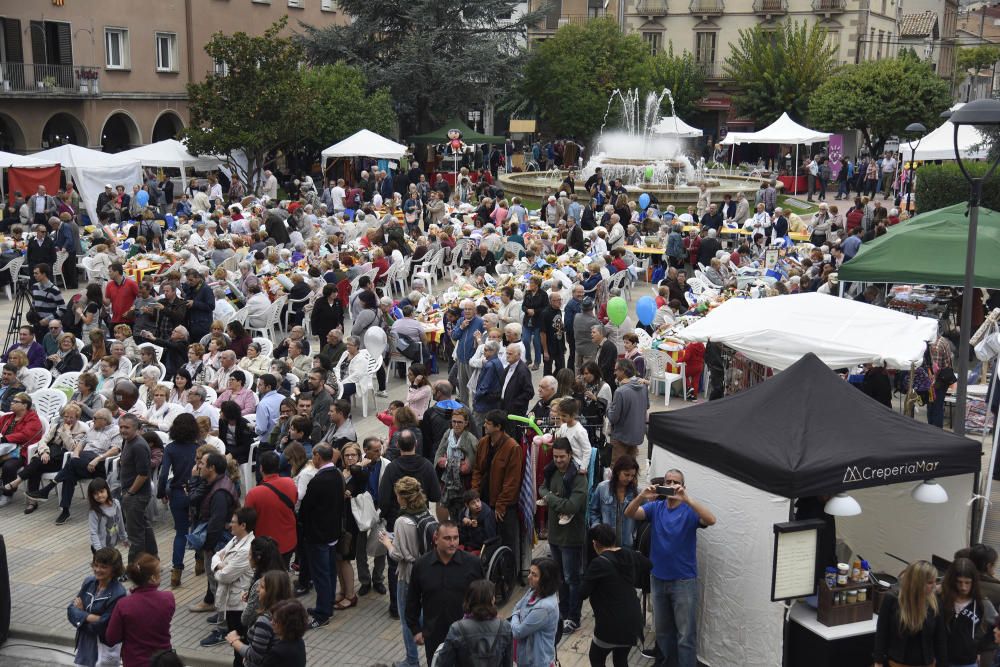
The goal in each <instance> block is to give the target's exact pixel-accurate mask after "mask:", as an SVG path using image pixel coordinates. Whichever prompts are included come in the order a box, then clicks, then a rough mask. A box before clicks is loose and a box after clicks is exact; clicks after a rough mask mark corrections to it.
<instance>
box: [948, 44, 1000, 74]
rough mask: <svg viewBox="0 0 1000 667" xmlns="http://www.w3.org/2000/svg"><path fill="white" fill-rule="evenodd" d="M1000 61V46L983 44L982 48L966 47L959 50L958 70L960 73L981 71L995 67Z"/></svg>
mask: <svg viewBox="0 0 1000 667" xmlns="http://www.w3.org/2000/svg"><path fill="white" fill-rule="evenodd" d="M998 60H1000V46H994V45H993V44H982V45H980V46H966V47H964V48H961V49H959V50H958V58H957V61H958V69H959V71H960V72H968V71H970V70H972V71H976V72H978V71H979V70H982V69H986V68H988V67H993V65H994V64H995V63H996V62H997V61H998Z"/></svg>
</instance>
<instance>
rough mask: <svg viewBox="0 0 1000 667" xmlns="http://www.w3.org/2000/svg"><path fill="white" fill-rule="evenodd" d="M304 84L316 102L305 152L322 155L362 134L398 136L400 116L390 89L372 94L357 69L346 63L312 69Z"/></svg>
mask: <svg viewBox="0 0 1000 667" xmlns="http://www.w3.org/2000/svg"><path fill="white" fill-rule="evenodd" d="M303 83H304V85H305V88H306V89H307V90H309V91H310V94H311V96H312V97H313V98H314V99H315V100H316V102H315V104H314V105H313V113H312V114H311V115H312V117H313V122H314V127H313V130H312V132H310V133H309V135H308V136H307V137H306V138H305V140H304V141H305V148H307V149H308V150H310V151H312V152H314V153H315V152H319V151H321V150H323V149H324V148H326V147H327V146H329V145H331V144H333V143H335V142H337V141H340V140H341V139H344V138H346V137H349V136H350V135H352V134H354V133H355V132H357V131H358V130H363V129H368V130H371V131H372V132H376V133H378V134H381V135H391V134H394V132H395V129H396V112H395V111H394V110H393V105H392V96H391V95H389V91H388V89H386V88H379V89H378V90H375V91H374V92H369V86H368V81H367V80H366V78H365V75H364V74H363V73H362V72H361V70H360V69H359V68H357V67H352V66H350V65H347V64H345V63H336V64H334V65H322V66H320V67H310V68H307V69H306V70H305V71H304V72H303Z"/></svg>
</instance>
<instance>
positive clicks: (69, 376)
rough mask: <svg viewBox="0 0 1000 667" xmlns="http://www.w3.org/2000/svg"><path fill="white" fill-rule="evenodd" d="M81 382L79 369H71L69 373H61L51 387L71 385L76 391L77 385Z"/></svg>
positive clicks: (57, 387)
mask: <svg viewBox="0 0 1000 667" xmlns="http://www.w3.org/2000/svg"><path fill="white" fill-rule="evenodd" d="M79 382H80V373H79V372H78V371H70V372H69V373H61V374H60V375H59V377H57V378H56V379H55V382H53V383H52V386H51V387H50V388H51V389H59V388H60V387H69V388H70V389H72V390H73V393H76V388H77V385H78V384H79Z"/></svg>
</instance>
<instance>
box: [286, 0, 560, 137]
mask: <svg viewBox="0 0 1000 667" xmlns="http://www.w3.org/2000/svg"><path fill="white" fill-rule="evenodd" d="M337 4H338V6H339V7H340V9H341V10H342V11H344V12H345V13H346V14H347V15H349V16H350V17H351V18H352V22H351V24H350V25H346V26H330V27H325V28H316V27H313V26H308V25H302V28H303V30H304V34H303V35H301V37H300V39H301V44H302V45H303V47H304V49H305V52H306V55H307V57H308V59H309V61H310V62H311V63H313V64H332V63H335V62H338V61H341V60H342V61H345V62H347V63H348V64H351V65H356V66H358V67H360V68H361V69H362V71H363V72H364V74H365V75H366V76H367V79H368V82H369V84H370V85H371V86H375V87H383V86H384V87H387V88H388V89H389V91H390V93H391V95H392V97H393V99H394V100H395V103H396V107H397V109H396V110H397V113H398V114H399V117H400V122H401V123H402V125H403V129H404V130H405V132H414V131H416V132H421V131H426V130H431V129H434V126H435V124H437V123H441V122H444V121H446V120H447V119H448V117H449V116H450V115H451V114H454V113H455V112H457V111H461V110H464V109H467V108H469V107H470V106H474V105H476V104H480V103H483V102H484V101H486V100H489V99H491V98H493V97H494V96H495V91H497V90H503V89H505V88H506V87H507V86H508V85H509V82H510V80H511V77H512V72H514V71H516V70H517V68H518V67H519V66H520V65H519V63H520V59H521V57H522V51H521V48H520V47H519V46H518V43H519V39H520V38H523V37H525V36H526V35H527V26H528V24H529V23H532V22H534V21H536V20H537V19H538V17H539V16H540V14H539V13H538V12H530V13H527V14H524V15H520V16H518V17H517V18H509V17H511V16H512V12H513V11H514V9H515V8H516V7H517V5H518V4H519V2H518V1H517V0H337Z"/></svg>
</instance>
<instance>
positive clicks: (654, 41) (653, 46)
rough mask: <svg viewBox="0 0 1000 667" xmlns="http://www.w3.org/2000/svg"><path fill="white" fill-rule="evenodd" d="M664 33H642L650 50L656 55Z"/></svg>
mask: <svg viewBox="0 0 1000 667" xmlns="http://www.w3.org/2000/svg"><path fill="white" fill-rule="evenodd" d="M661 37H662V35H661V34H660V33H658V32H644V33H642V40H643V41H644V42H646V46H648V47H649V52H650V54H652V55H654V56H655V55H656V54H657V53H659V51H660V38H661Z"/></svg>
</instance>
